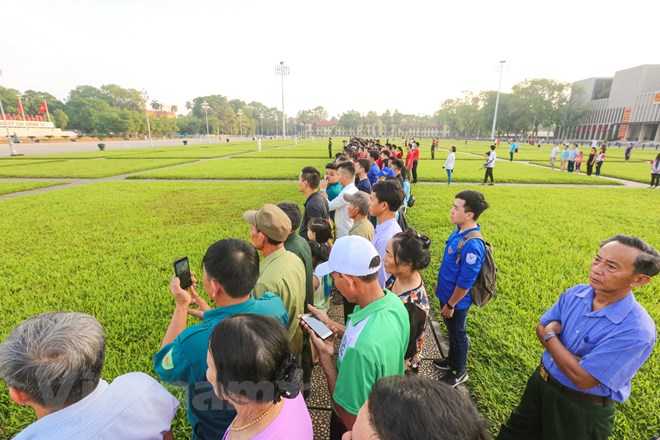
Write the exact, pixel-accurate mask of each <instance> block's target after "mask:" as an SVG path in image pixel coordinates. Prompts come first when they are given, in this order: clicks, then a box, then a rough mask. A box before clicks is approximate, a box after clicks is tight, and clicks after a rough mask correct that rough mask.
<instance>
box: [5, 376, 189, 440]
mask: <svg viewBox="0 0 660 440" xmlns="http://www.w3.org/2000/svg"><path fill="white" fill-rule="evenodd" d="M178 406H179V402H178V401H177V400H176V399H175V398H174V396H172V395H171V394H170V393H169V392H168V391H167V390H166V389H165V388H163V386H162V385H161V384H159V383H158V382H156V381H155V380H154V379H153V378H152V377H151V376H148V375H146V374H144V373H128V374H124V375H123V376H119V377H117V378H116V379H115V380H113V381H112V383H111V384H108V382H106V381H104V380H103V379H101V380H100V381H99V384H98V385H97V386H96V389H95V390H94V391H92V393H91V394H89V395H87V396H86V397H85V398H84V399H82V400H80V401H78V402H76V403H74V404H73V405H70V406H67V407H66V408H63V409H61V410H59V411H55V412H54V413H51V414H48V415H47V416H45V417H42V418H41V419H39V420H37V421H36V422H34V423H33V424H31V425H30V426H28V427H27V428H25V429H24V430H23V431H21V432H20V433H19V434H18V435H17V436H16V437H14V440H51V439H67V440H90V439H99V440H100V439H103V440H162V438H163V434H164V433H166V432H167V431H169V430H170V424H171V422H172V419H173V418H174V415H175V414H176V410H177V408H178Z"/></svg>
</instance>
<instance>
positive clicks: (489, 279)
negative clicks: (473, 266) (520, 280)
mask: <svg viewBox="0 0 660 440" xmlns="http://www.w3.org/2000/svg"><path fill="white" fill-rule="evenodd" d="M473 238H476V239H479V240H481V241H482V242H483V243H484V248H485V249H486V259H485V260H484V264H483V265H482V266H481V271H480V272H479V275H478V276H477V280H476V281H475V282H474V285H473V286H472V288H471V289H470V295H471V296H472V302H473V303H474V304H475V305H477V306H479V307H483V306H485V305H486V304H487V303H488V301H490V300H491V298H494V297H496V296H497V265H496V264H495V258H494V257H493V245H492V244H490V243H488V242H487V241H486V240H484V237H483V236H482V235H481V232H479V231H472V232H468V233H467V234H465V237H463V238H462V239H461V241H460V242H459V243H458V247H457V249H456V264H460V263H461V248H463V245H464V244H465V243H466V242H467V241H468V240H471V239H473Z"/></svg>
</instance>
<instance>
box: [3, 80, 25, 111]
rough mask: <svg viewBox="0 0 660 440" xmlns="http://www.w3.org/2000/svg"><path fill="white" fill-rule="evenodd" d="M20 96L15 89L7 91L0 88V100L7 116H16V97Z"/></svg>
mask: <svg viewBox="0 0 660 440" xmlns="http://www.w3.org/2000/svg"><path fill="white" fill-rule="evenodd" d="M20 94H21V92H19V91H18V90H16V89H8V88H5V87H2V86H0V100H2V106H3V108H4V109H5V113H7V114H18V96H19V95H20Z"/></svg>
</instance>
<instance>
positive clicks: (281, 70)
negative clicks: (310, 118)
mask: <svg viewBox="0 0 660 440" xmlns="http://www.w3.org/2000/svg"><path fill="white" fill-rule="evenodd" d="M288 74H289V68H288V67H287V66H285V65H284V61H280V65H279V66H277V67H275V75H279V76H280V77H281V78H282V138H284V137H285V136H286V114H285V113H284V75H288Z"/></svg>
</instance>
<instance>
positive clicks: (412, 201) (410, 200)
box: [408, 194, 417, 208]
mask: <svg viewBox="0 0 660 440" xmlns="http://www.w3.org/2000/svg"><path fill="white" fill-rule="evenodd" d="M416 201H417V199H416V198H415V196H413V195H412V194H410V197H408V208H412V207H413V206H415V202H416Z"/></svg>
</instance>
